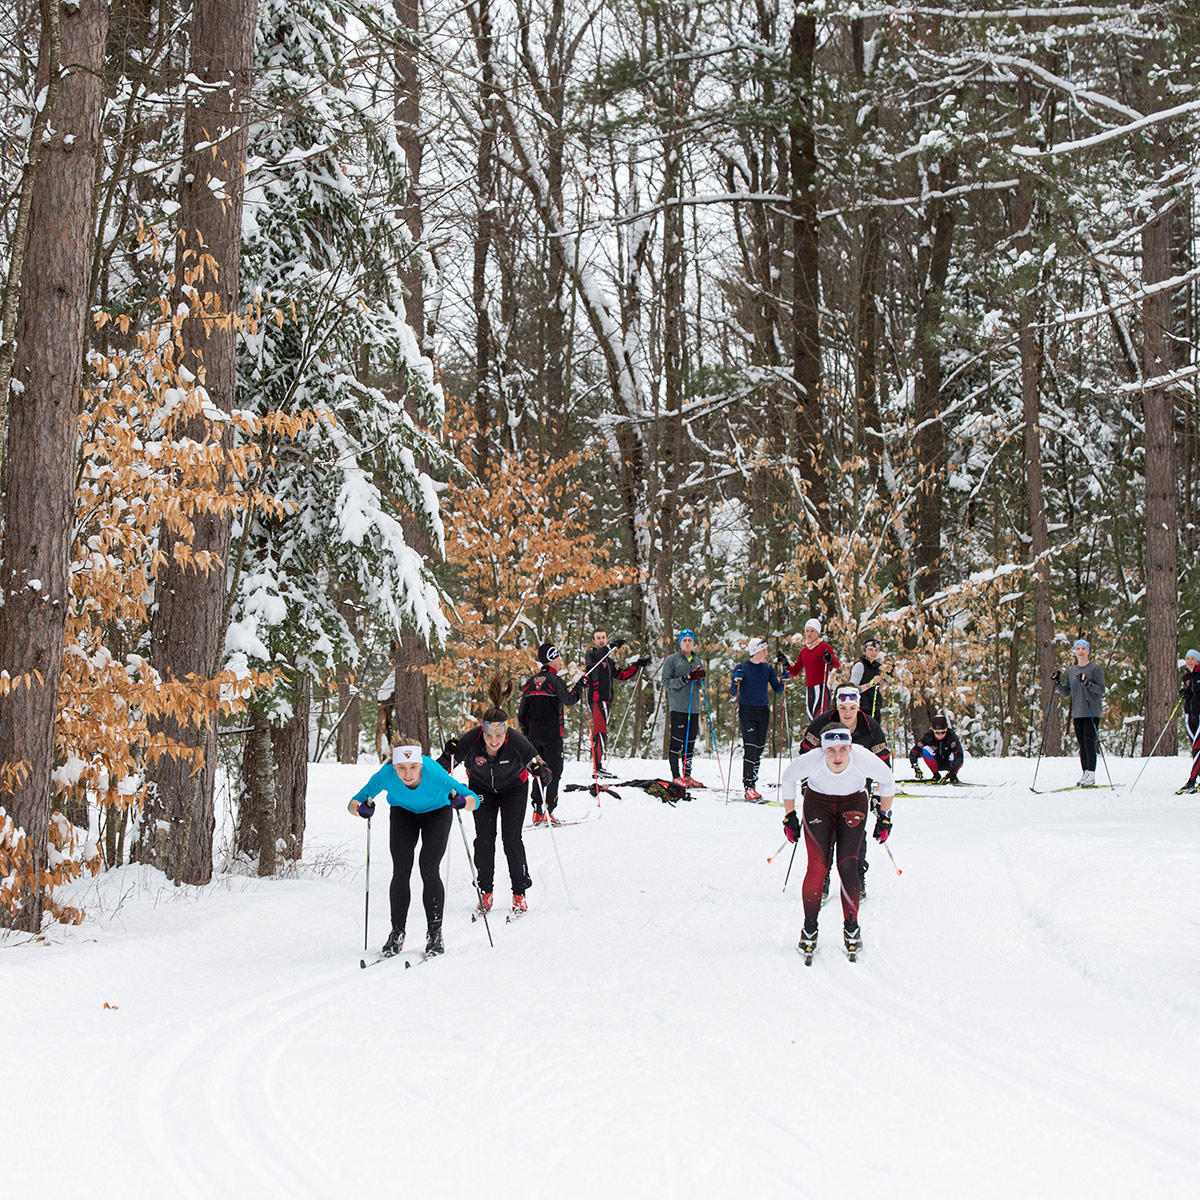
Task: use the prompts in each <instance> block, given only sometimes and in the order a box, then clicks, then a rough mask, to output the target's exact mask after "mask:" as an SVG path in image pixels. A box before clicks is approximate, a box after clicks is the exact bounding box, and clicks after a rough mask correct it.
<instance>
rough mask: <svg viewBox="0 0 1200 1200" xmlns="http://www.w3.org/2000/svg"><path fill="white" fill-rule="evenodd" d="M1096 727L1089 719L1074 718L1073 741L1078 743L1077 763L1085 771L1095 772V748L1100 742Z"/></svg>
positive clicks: (1094, 722)
mask: <svg viewBox="0 0 1200 1200" xmlns="http://www.w3.org/2000/svg"><path fill="white" fill-rule="evenodd" d="M1096 725H1097V722H1096V721H1094V720H1093V719H1092V718H1091V717H1076V718H1075V740H1076V741H1077V742H1078V743H1079V761H1080V762H1081V763H1082V764H1083V769H1084V770H1085V771H1092V772H1095V770H1096V746H1097V743H1098V742H1099V740H1100V737H1099V733H1098V731H1097V729H1096Z"/></svg>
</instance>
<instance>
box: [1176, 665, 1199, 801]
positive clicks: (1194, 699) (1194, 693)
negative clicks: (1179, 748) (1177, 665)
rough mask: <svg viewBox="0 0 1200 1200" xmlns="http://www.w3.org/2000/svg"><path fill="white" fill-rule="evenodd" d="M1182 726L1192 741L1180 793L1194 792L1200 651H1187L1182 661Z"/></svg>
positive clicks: (1196, 777) (1197, 746)
mask: <svg viewBox="0 0 1200 1200" xmlns="http://www.w3.org/2000/svg"><path fill="white" fill-rule="evenodd" d="M1179 694H1180V696H1182V697H1183V726H1184V728H1185V729H1186V730H1187V735H1188V737H1189V738H1191V741H1192V773H1191V774H1190V775H1189V776H1188V779H1187V783H1185V784H1184V785H1183V787H1181V788H1180V789H1179V791H1180V793H1181V794H1183V793H1186V792H1194V791H1195V790H1196V787H1197V784H1198V783H1200V650H1189V651H1188V652H1187V654H1186V655H1185V657H1184V660H1183V683H1182V684H1181V685H1180V688H1179Z"/></svg>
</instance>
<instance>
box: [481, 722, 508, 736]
mask: <svg viewBox="0 0 1200 1200" xmlns="http://www.w3.org/2000/svg"><path fill="white" fill-rule="evenodd" d="M507 729H508V725H507V724H506V723H505V722H504V721H484V723H483V736H484V737H499V736H500V735H501V734H502V733H504V732H506V731H507Z"/></svg>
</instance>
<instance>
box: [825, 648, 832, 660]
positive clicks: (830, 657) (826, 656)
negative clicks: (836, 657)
mask: <svg viewBox="0 0 1200 1200" xmlns="http://www.w3.org/2000/svg"><path fill="white" fill-rule="evenodd" d="M825 661H826V662H827V663H831V662H833V655H832V654H830V652H829V651H828V650H826V651H825Z"/></svg>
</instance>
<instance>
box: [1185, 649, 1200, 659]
mask: <svg viewBox="0 0 1200 1200" xmlns="http://www.w3.org/2000/svg"><path fill="white" fill-rule="evenodd" d="M1183 657H1184V658H1185V659H1186V658H1194V659H1195V660H1196V661H1197V662H1200V650H1189V651H1188V652H1187V653H1186V654H1185V655H1184V656H1183Z"/></svg>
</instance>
